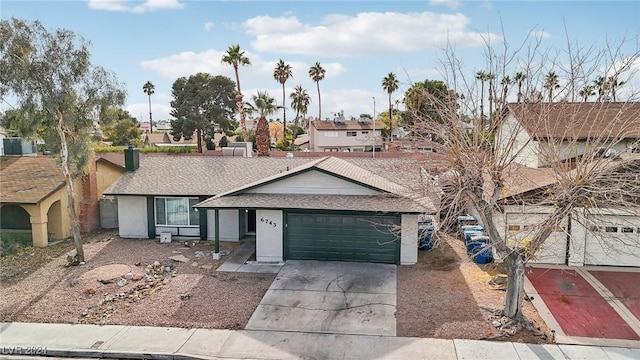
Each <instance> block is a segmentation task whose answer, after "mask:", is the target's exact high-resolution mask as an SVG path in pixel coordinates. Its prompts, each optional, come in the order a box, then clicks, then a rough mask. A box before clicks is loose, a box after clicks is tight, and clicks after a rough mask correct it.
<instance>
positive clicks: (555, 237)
mask: <svg viewBox="0 0 640 360" xmlns="http://www.w3.org/2000/svg"><path fill="white" fill-rule="evenodd" d="M514 208H517V209H520V208H518V207H514ZM538 210H540V209H538ZM505 216H506V219H507V220H506V222H504V224H503V227H502V228H500V232H501V235H502V236H504V238H505V239H506V241H507V244H508V245H509V246H514V245H516V244H520V246H523V245H524V243H523V240H525V239H527V238H529V239H531V237H533V236H534V235H535V230H536V225H538V224H541V223H542V222H543V221H544V220H545V219H546V218H547V217H548V216H549V213H548V212H546V213H533V212H532V213H527V214H522V213H512V212H511V213H506V214H505ZM509 225H517V226H519V227H520V229H519V230H509ZM565 229H566V221H564V222H563V224H562V228H558V229H557V230H559V231H554V232H552V233H551V235H549V238H548V239H547V240H546V241H545V243H544V244H543V245H542V248H541V249H540V250H539V251H538V252H537V253H536V254H534V255H533V257H532V258H531V260H530V262H531V263H536V264H556V265H564V264H565V258H566V247H567V233H566V232H565V231H564V230H565Z"/></svg>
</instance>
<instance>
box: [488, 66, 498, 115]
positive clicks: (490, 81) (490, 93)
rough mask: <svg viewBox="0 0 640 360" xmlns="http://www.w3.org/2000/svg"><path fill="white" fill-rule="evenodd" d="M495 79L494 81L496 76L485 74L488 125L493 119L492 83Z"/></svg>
mask: <svg viewBox="0 0 640 360" xmlns="http://www.w3.org/2000/svg"><path fill="white" fill-rule="evenodd" d="M495 79H496V74H494V73H487V81H488V82H489V123H491V122H492V118H493V101H494V91H493V81H494V80H495Z"/></svg>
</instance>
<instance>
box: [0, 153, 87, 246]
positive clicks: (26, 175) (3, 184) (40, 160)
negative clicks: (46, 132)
mask: <svg viewBox="0 0 640 360" xmlns="http://www.w3.org/2000/svg"><path fill="white" fill-rule="evenodd" d="M75 189H76V191H77V193H76V204H75V206H76V209H77V210H78V211H79V210H80V208H81V204H80V202H81V201H80V200H81V192H82V191H83V186H82V179H80V178H78V179H77V180H76V183H75ZM67 204H68V197H67V188H66V186H65V181H64V177H63V175H62V170H61V169H60V167H59V166H57V165H56V163H55V159H53V158H51V157H43V156H37V157H32V156H28V157H25V156H20V157H8V156H2V157H0V219H1V220H0V222H1V228H2V229H3V230H19V231H25V232H31V236H32V239H33V245H34V246H37V247H44V246H47V245H48V243H49V240H50V239H63V238H66V237H68V236H70V235H71V220H70V218H69V216H68V214H67ZM81 223H82V221H81Z"/></svg>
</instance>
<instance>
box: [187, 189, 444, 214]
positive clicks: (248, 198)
mask: <svg viewBox="0 0 640 360" xmlns="http://www.w3.org/2000/svg"><path fill="white" fill-rule="evenodd" d="M196 207H199V208H222V209H224V208H249V209H311V208H312V209H317V210H350V211H379V212H401V213H423V212H427V213H430V212H431V211H432V210H433V209H430V208H428V207H423V206H420V205H419V204H418V203H417V202H415V201H413V200H411V199H408V198H405V197H400V196H395V195H389V194H381V195H299V194H241V195H235V196H220V197H218V196H216V197H213V198H210V199H207V200H205V201H203V202H201V203H199V204H198V205H196Z"/></svg>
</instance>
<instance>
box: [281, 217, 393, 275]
mask: <svg viewBox="0 0 640 360" xmlns="http://www.w3.org/2000/svg"><path fill="white" fill-rule="evenodd" d="M398 223H399V219H397V217H394V216H373V215H371V216H369V215H352V214H326V213H323V214H308V213H307V214H298V213H288V214H287V240H286V246H285V258H286V259H314V260H338V261H366V262H382V263H393V264H395V263H397V262H398V261H399V253H400V251H399V239H397V238H396V235H395V234H393V233H392V232H391V231H389V229H388V227H389V225H393V226H397V225H398Z"/></svg>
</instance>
